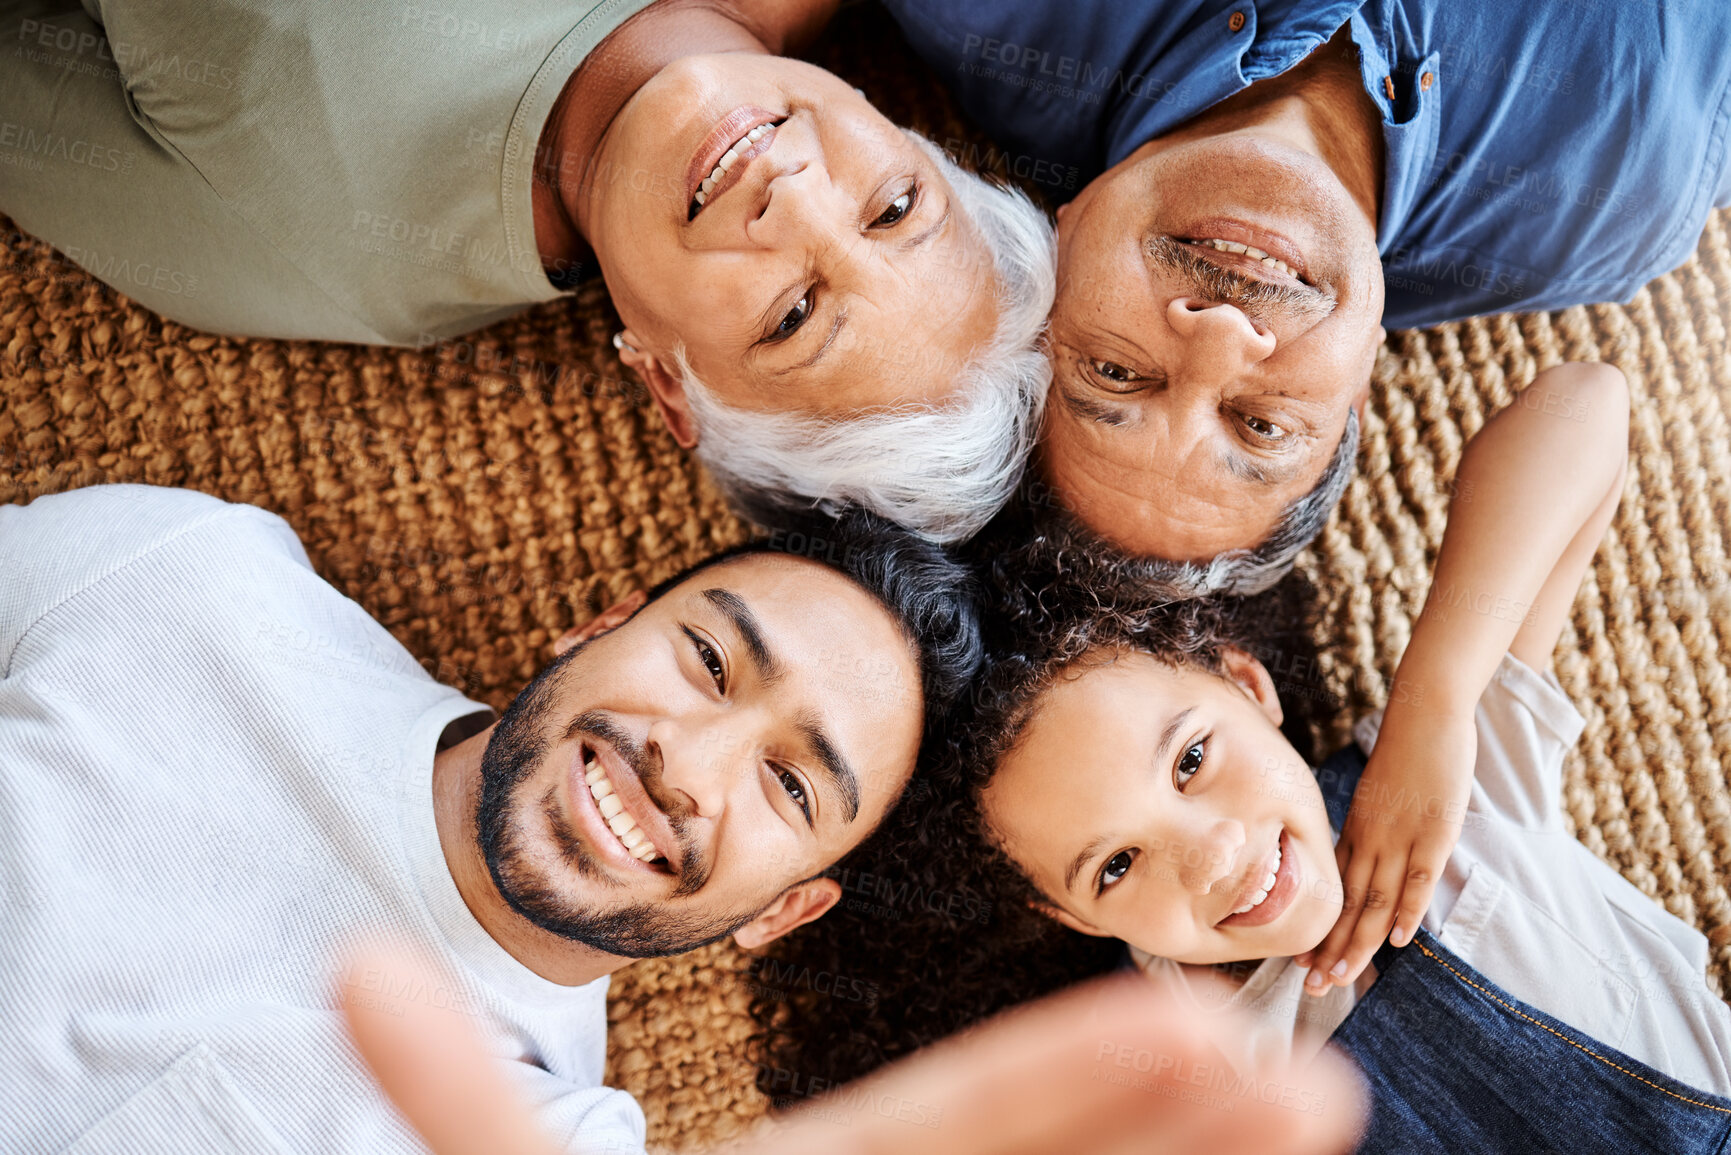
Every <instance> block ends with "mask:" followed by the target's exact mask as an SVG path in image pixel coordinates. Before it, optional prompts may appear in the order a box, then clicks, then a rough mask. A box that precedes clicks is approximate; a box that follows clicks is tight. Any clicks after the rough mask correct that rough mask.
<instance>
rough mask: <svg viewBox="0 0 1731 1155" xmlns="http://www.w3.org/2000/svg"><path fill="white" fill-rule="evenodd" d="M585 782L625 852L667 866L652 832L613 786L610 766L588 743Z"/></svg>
mask: <svg viewBox="0 0 1731 1155" xmlns="http://www.w3.org/2000/svg"><path fill="white" fill-rule="evenodd" d="M583 782H584V784H585V785H586V786H588V787H589V794H590V796H591V797H593V798H594V799H595V807H596V809H597V810H599V811H600V812H601V817H602V818H603V819H605V820H606V822H607V828H608V829H609V830H611V831H612V832H613V837H615V838H617V839H618V840H619V843H620V845H621V846H623V847H624V848H625V853H627V854H629V855H630V856H631V857H633V858H635V859H636V860H637V861H639V862H644V863H648V864H649V865H650V866H661V867H666V866H667V865H668V862H667V859H666V857H665V856H663V855H662V854H661V852H660V851H658V850H656V849H655V844H654V843H653V842H651V841H650V840H649V835H648V834H646V833H645V832H644V831H643V829H642V828H641V827H639V826H638V825H637V820H636V819H635V818H633V817H631V812H630V811H629V810H626V809H625V804H624V803H622V802H621V801H620V800H619V796H618V794H617V792H616V791H615V790H614V788H613V780H612V779H611V778H609V777H608V776H607V770H606V769H605V768H604V767H603V766H602V765H601V760H600V759H599V758H598V757H596V754H595V751H594V750H593V749H591V748H590V747H588V746H585V747H583Z"/></svg>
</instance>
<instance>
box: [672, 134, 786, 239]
mask: <svg viewBox="0 0 1731 1155" xmlns="http://www.w3.org/2000/svg"><path fill="white" fill-rule="evenodd" d="M786 122H787V118H786V117H782V118H781V119H780V120H768V121H763V122H761V123H759V124H757V125H755V126H753V127H752V128H750V129H748V130H747V131H745V132H744V133H741V134H740V136H739V137H738V138H737V139H735V140H734V141H733V143H731V144H729V145H728V146H727V148H726V149H725V150H724V151H723V152H722V154H721V157H720V159H718V160H717V161H716V162H715V167H714V168H712V169H710V170H709V175H708V176H706V177H704V178H703V180H702V181H701V182H700V183H699V184H698V186H697V191H696V192H694V193H693V194H692V196H691V203H690V204H689V205H688V206H687V207H686V212H685V219H686V220H687V221H693V220H696V219H697V214H698V213H700V212H702V211H703V206H704V205H706V204H708V203H709V202H711V201H713V200H714V199H715V198H716V197H718V196H720V195H721V194H722V193H724V192H726V191H727V190H728V189H730V188H732V187H733V186H734V185H735V184H737V183H739V178H740V175H741V174H742V173H743V172H744V171H745V165H746V162H747V161H749V160H750V159H751V158H752V157H754V156H756V155H758V154H759V153H761V152H763V151H764V149H765V148H768V147H769V146H768V145H763V148H759V147H757V146H758V145H760V144H763V142H764V141H765V140H767V139H768V138H769V137H771V136H773V135H775V130H776V129H778V128H780V127H781V126H782V125H783V124H785V123H786Z"/></svg>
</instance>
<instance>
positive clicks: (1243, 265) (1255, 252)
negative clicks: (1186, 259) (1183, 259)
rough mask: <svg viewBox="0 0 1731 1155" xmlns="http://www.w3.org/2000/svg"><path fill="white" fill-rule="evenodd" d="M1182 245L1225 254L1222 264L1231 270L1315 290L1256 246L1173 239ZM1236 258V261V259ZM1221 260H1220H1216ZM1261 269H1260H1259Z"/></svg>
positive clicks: (1274, 257)
mask: <svg viewBox="0 0 1731 1155" xmlns="http://www.w3.org/2000/svg"><path fill="white" fill-rule="evenodd" d="M1172 239H1173V240H1175V241H1177V242H1178V243H1179V244H1181V245H1187V246H1189V247H1190V248H1193V249H1200V250H1203V251H1204V252H1209V253H1220V254H1224V257H1225V258H1226V259H1225V260H1223V261H1221V262H1220V263H1222V264H1225V265H1227V266H1228V267H1230V268H1236V269H1240V270H1242V271H1245V272H1249V273H1252V274H1255V273H1256V272H1259V271H1260V272H1265V273H1274V274H1277V275H1278V276H1280V277H1283V278H1285V279H1287V280H1290V281H1296V282H1298V283H1299V284H1301V285H1303V286H1305V287H1306V288H1315V286H1314V285H1312V284H1311V283H1310V282H1309V281H1308V280H1306V279H1305V278H1304V276H1303V274H1301V273H1300V272H1299V271H1298V270H1297V269H1295V268H1293V267H1292V266H1291V265H1289V264H1287V263H1286V262H1285V261H1283V260H1281V259H1280V258H1279V257H1276V256H1274V255H1272V254H1270V253H1267V252H1264V251H1263V250H1261V249H1259V248H1257V247H1256V246H1255V245H1247V244H1244V243H1242V242H1240V241H1227V240H1221V239H1220V238H1219V237H1173V238H1172ZM1235 258H1236V259H1235ZM1215 259H1216V260H1219V259H1220V258H1215ZM1258 267H1260V268H1258Z"/></svg>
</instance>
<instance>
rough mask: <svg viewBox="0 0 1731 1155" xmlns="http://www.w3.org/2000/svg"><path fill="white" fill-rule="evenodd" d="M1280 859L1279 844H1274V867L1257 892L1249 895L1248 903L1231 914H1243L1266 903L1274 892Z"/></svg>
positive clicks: (1278, 875) (1278, 876) (1278, 874)
mask: <svg viewBox="0 0 1731 1155" xmlns="http://www.w3.org/2000/svg"><path fill="white" fill-rule="evenodd" d="M1281 857H1282V852H1281V849H1280V843H1279V842H1276V843H1275V844H1274V865H1273V866H1272V867H1271V868H1270V869H1269V871H1268V874H1267V875H1266V876H1265V877H1264V878H1263V880H1262V886H1261V887H1260V888H1259V889H1258V890H1256V891H1255V892H1254V893H1252V894H1251V896H1250V899H1249V901H1247V902H1246V903H1245V904H1244V905H1243V906H1241V907H1238V908H1237V909H1235V910H1234V911H1233V912H1232V913H1233V914H1243V913H1244V912H1245V911H1247V910H1255V909H1256V908H1257V907H1259V906H1261V905H1262V904H1263V903H1264V902H1266V901H1267V900H1268V896H1269V894H1271V893H1272V892H1273V891H1274V884H1275V882H1276V881H1278V880H1279V878H1280V860H1281Z"/></svg>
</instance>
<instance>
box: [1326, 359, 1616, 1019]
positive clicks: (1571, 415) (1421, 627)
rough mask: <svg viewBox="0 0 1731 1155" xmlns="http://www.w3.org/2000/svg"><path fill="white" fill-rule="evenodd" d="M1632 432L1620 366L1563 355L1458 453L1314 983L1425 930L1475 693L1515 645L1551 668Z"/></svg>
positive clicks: (1344, 856) (1347, 840)
mask: <svg viewBox="0 0 1731 1155" xmlns="http://www.w3.org/2000/svg"><path fill="white" fill-rule="evenodd" d="M1628 443H1629V392H1628V385H1627V383H1626V382H1625V381H1624V380H1623V375H1622V374H1621V373H1620V372H1618V371H1617V370H1616V369H1614V368H1612V367H1610V366H1608V365H1600V364H1568V365H1559V366H1556V367H1555V368H1552V369H1547V370H1545V371H1544V372H1543V373H1540V374H1539V375H1538V377H1537V378H1535V379H1534V381H1533V383H1532V385H1531V386H1530V387H1529V388H1527V389H1526V391H1525V392H1523V393H1522V394H1520V396H1518V397H1517V398H1515V400H1514V402H1513V403H1512V404H1510V405H1509V406H1508V408H1506V409H1504V410H1503V411H1502V412H1501V413H1498V414H1497V415H1496V416H1495V417H1493V418H1492V419H1491V420H1490V421H1488V422H1487V423H1486V424H1485V427H1484V429H1482V430H1481V431H1480V432H1479V435H1478V436H1477V437H1475V438H1473V440H1472V442H1471V443H1470V444H1469V445H1468V446H1467V448H1466V451H1465V452H1464V453H1463V454H1462V456H1461V464H1460V469H1459V471H1458V472H1457V473H1456V475H1455V496H1454V500H1453V501H1452V502H1451V503H1450V506H1449V522H1448V530H1447V531H1446V533H1445V534H1444V535H1443V544H1442V551H1441V553H1440V554H1439V555H1438V557H1437V566H1436V573H1435V575H1434V576H1433V578H1432V580H1431V587H1430V592H1429V594H1428V595H1426V598H1425V607H1424V611H1423V613H1421V614H1420V615H1419V620H1418V623H1417V624H1416V625H1415V626H1414V628H1413V633H1412V639H1411V640H1410V641H1409V642H1408V644H1407V649H1406V653H1405V654H1404V655H1403V656H1402V658H1401V662H1400V668H1399V669H1398V670H1397V671H1396V672H1395V679H1394V685H1393V687H1392V688H1391V690H1390V694H1389V705H1388V708H1387V710H1386V712H1385V713H1384V715H1383V723H1382V729H1381V732H1380V733H1379V734H1378V736H1377V741H1376V749H1375V751H1374V752H1373V753H1372V755H1371V758H1370V761H1369V764H1368V765H1367V766H1366V767H1365V771H1364V776H1363V778H1362V779H1361V780H1360V782H1359V785H1358V789H1357V791H1356V792H1355V793H1354V795H1353V804H1352V810H1351V812H1350V813H1349V814H1348V816H1347V820H1346V824H1345V826H1344V828H1343V829H1342V831H1341V836H1340V842H1339V844H1338V846H1337V847H1336V849H1335V854H1336V858H1337V859H1338V861H1339V863H1340V875H1341V883H1342V885H1343V886H1344V888H1345V897H1344V901H1343V904H1342V906H1341V913H1340V919H1339V921H1338V922H1337V923H1336V924H1335V927H1334V929H1333V930H1332V931H1330V932H1329V934H1328V937H1327V938H1326V939H1324V940H1323V942H1322V944H1321V945H1320V946H1318V947H1317V948H1316V949H1315V950H1313V951H1310V952H1308V957H1307V956H1305V955H1300V956H1299V959H1298V961H1299V962H1300V963H1301V964H1302V965H1308V966H1309V967H1310V968H1311V972H1310V975H1309V977H1308V978H1307V979H1306V980H1305V983H1306V987H1307V988H1308V989H1310V990H1311V991H1312V992H1313V993H1320V992H1321V991H1322V990H1324V989H1326V987H1327V984H1328V983H1329V982H1333V983H1334V984H1336V985H1339V986H1344V985H1345V984H1347V983H1349V982H1351V981H1352V980H1353V979H1354V978H1356V977H1357V976H1358V974H1359V972H1360V971H1362V970H1363V969H1364V967H1365V965H1366V964H1367V963H1369V961H1370V958H1371V956H1372V955H1373V954H1375V953H1376V949H1377V947H1378V946H1379V945H1381V943H1382V941H1383V939H1384V938H1391V939H1392V941H1393V942H1394V944H1395V945H1396V946H1403V945H1405V943H1406V942H1407V941H1408V940H1410V939H1411V938H1412V936H1413V933H1414V932H1415V931H1416V930H1417V929H1418V925H1419V920H1420V918H1421V917H1422V916H1423V915H1424V912H1425V910H1426V909H1427V908H1428V907H1429V906H1430V900H1431V895H1432V893H1433V892H1434V891H1435V890H1436V880H1437V879H1438V878H1439V877H1441V874H1442V869H1443V865H1444V864H1445V863H1446V862H1447V861H1448V856H1449V853H1450V852H1451V851H1452V850H1453V849H1454V845H1455V842H1456V840H1457V839H1458V838H1459V837H1460V830H1461V823H1462V820H1463V818H1464V815H1465V810H1466V802H1467V797H1468V795H1469V794H1470V792H1471V789H1472V775H1473V763H1474V760H1475V757H1476V753H1477V749H1478V736H1477V732H1476V729H1475V727H1474V725H1473V711H1474V708H1475V707H1476V705H1477V703H1478V700H1479V696H1480V695H1481V694H1483V693H1484V691H1485V687H1486V686H1488V685H1489V684H1490V680H1491V676H1492V675H1493V674H1494V673H1495V672H1496V669H1497V665H1498V663H1500V662H1501V661H1502V657H1503V654H1504V653H1512V654H1514V656H1515V657H1516V658H1519V659H1520V660H1521V661H1523V662H1525V663H1526V664H1527V665H1529V666H1531V667H1533V668H1534V669H1537V670H1543V669H1545V668H1546V667H1548V666H1549V665H1550V661H1551V653H1552V651H1553V650H1555V649H1556V645H1557V635H1558V634H1559V633H1561V632H1562V628H1563V622H1564V621H1566V620H1567V618H1568V615H1569V611H1570V608H1571V606H1572V605H1573V604H1574V600H1575V592H1576V590H1577V589H1578V588H1579V586H1580V583H1581V574H1582V573H1583V572H1584V571H1585V570H1586V568H1587V565H1588V563H1589V562H1591V561H1592V559H1593V554H1594V553H1595V552H1596V551H1597V550H1598V547H1599V542H1600V541H1601V540H1602V539H1603V538H1604V535H1605V529H1606V527H1607V526H1609V525H1610V522H1611V517H1612V515H1613V514H1614V513H1615V512H1616V508H1617V501H1618V499H1619V498H1620V497H1621V495H1622V491H1623V473H1624V468H1625V466H1626V465H1627V463H1628ZM1391 929H1392V931H1393V934H1392V935H1391V934H1390V931H1391Z"/></svg>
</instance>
